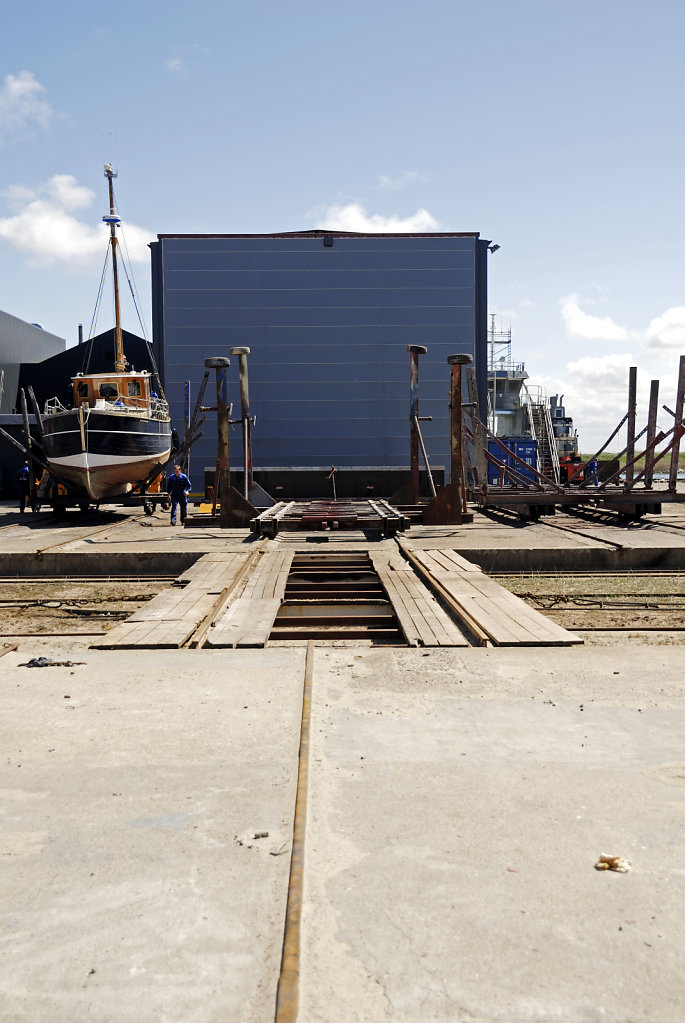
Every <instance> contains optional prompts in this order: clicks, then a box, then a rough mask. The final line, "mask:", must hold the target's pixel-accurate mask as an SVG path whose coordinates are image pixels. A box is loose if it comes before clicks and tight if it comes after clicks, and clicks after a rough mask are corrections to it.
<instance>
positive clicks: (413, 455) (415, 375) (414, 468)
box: [407, 345, 428, 504]
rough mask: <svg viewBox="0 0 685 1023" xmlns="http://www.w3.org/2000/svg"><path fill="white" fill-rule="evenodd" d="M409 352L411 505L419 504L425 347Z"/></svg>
mask: <svg viewBox="0 0 685 1023" xmlns="http://www.w3.org/2000/svg"><path fill="white" fill-rule="evenodd" d="M407 351H408V352H409V503H410V504H418V502H419V428H418V418H419V355H426V353H427V352H428V349H427V348H424V346H423V345H407Z"/></svg>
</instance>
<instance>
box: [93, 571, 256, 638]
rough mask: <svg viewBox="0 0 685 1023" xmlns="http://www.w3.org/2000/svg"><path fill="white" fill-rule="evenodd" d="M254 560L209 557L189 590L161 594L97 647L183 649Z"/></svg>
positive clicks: (115, 629)
mask: <svg viewBox="0 0 685 1023" xmlns="http://www.w3.org/2000/svg"><path fill="white" fill-rule="evenodd" d="M253 553H254V552H253ZM251 556H253V555H251V554H247V553H245V554H244V553H242V552H240V553H229V554H221V555H219V556H217V555H216V554H213V555H205V556H204V557H203V558H200V559H199V561H198V562H196V564H195V565H194V566H193V569H196V571H195V572H194V574H193V577H192V579H191V580H190V581H189V582H188V585H187V586H185V587H177V588H170V589H168V590H164V591H162V593H159V594H157V596H156V597H154V598H153V600H151V601H149V602H148V603H147V604H146V605H145V606H144V607H141V608H138V610H137V611H135V612H134V613H133V614H132V615H131V617H130V618H128V619H127V620H126V622H123V623H122V624H121V625H119V626H117V627H116V628H114V629H112V630H111V631H110V632H109V633H108V634H107V636H104V637H102V639H98V640H97V641H96V642H95V643H94V644H93V645H94V646H98V647H101V648H103V649H115V648H117V647H119V648H122V647H128V648H130V647H147V648H150V647H172V648H177V647H180V646H182V645H183V644H184V643H185V642H186V641H187V640H188V639H189V637H190V636H191V635H192V634H193V632H194V631H195V629H196V628H197V627H198V625H200V623H201V622H203V621H204V620H205V619H206V618H207V616H208V615H209V614H211V613H212V611H213V609H214V608H215V607H218V606H219V605H220V604H221V603H222V602H223V600H224V599H225V595H226V593H227V591H228V590H230V588H231V587H232V586H233V584H234V582H235V580H236V579H238V578H239V576H240V573H241V571H242V569H243V568H244V566H245V565H246V562H247V560H248V558H249V557H251ZM205 559H206V560H205ZM181 578H183V577H181ZM220 583H223V585H222V586H221V588H218V587H219V584H220Z"/></svg>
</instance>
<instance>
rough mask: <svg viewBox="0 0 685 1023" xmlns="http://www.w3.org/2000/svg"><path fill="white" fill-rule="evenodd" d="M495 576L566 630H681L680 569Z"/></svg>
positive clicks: (683, 589)
mask: <svg viewBox="0 0 685 1023" xmlns="http://www.w3.org/2000/svg"><path fill="white" fill-rule="evenodd" d="M497 581H498V582H499V583H500V584H501V585H502V586H505V587H506V588H507V589H508V590H511V592H512V593H515V594H516V595H517V596H519V597H521V598H522V599H523V600H525V601H526V602H527V603H528V604H530V606H531V607H534V608H535V609H536V610H538V611H542V612H543V613H544V614H546V615H547V616H548V617H549V618H551V620H552V621H554V622H556V623H557V624H558V625H562V626H563V627H564V628H565V629H571V630H573V629H596V630H602V629H634V630H639V629H648V630H653V629H659V630H683V629H685V574H683V573H679V572H668V573H662V574H659V573H655V574H648V573H637V572H627V573H624V574H620V575H611V574H608V573H598V574H596V575H578V576H568V575H563V574H560V575H551V574H541V573H527V574H525V575H516V576H514V575H509V576H497ZM683 641H685V637H684V640H683Z"/></svg>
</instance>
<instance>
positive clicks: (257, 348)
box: [151, 230, 488, 483]
mask: <svg viewBox="0 0 685 1023" xmlns="http://www.w3.org/2000/svg"><path fill="white" fill-rule="evenodd" d="M487 246H488V242H487V241H485V240H483V239H481V238H480V237H479V235H478V233H475V232H466V233H463V232H446V233H431V234H354V233H350V232H341V231H324V230H316V231H302V232H292V233H286V234H267V235H159V236H158V241H157V242H154V243H153V244H152V246H151V249H152V289H153V322H154V328H153V329H154V338H155V349H156V351H158V352H159V355H160V360H161V363H162V365H161V369H162V375H163V379H164V382H165V387H166V392H167V397H168V399H169V401H170V403H171V407H172V416H173V420H174V423H175V425H176V426H177V428H178V427H179V426H180V425H181V424H182V423H183V416H184V382H185V381H186V380H190V381H191V393H192V395H193V396H194V395H195V394H196V393H197V389H198V386H199V383H200V380H201V378H202V374H203V371H204V367H203V364H204V359H205V358H206V357H208V356H217V355H223V356H228V355H230V349H231V348H232V347H233V346H249V347H250V349H251V354H250V357H249V374H250V394H251V410H252V413H253V415H256V417H257V422H256V427H255V429H254V432H253V444H254V465H255V468H256V469H260V468H262V469H266V468H271V467H279V468H281V469H284V468H287V467H306V468H308V469H313V470H319V469H323V468H329V467H330V466H331V465H336V466H337V467H343V468H344V467H348V468H349V467H373V468H375V469H379V470H380V469H383V468H390V469H398V468H401V467H405V466H407V465H408V462H409V441H408V435H409V357H408V355H407V350H406V349H407V345H409V344H419V345H425V346H426V347H427V348H428V354H427V355H426V356H424V357H422V359H421V364H420V402H421V408H420V411H421V415H422V416H432V417H433V420H432V422H430V423H425V424H423V428H424V437H425V441H426V446H427V449H428V455H429V458H430V460H431V463H432V464H434V465H435V466H436V467H437V466H446V467H448V466H449V413H448V407H447V394H448V384H449V367H448V365H447V361H446V360H447V356H448V355H450V354H452V353H454V352H468V353H469V354H470V355H472V356H473V358H474V363H475V368H476V372H477V376H478V379H479V385H480V400H481V407H482V408H484V407H485V402H486V396H485V394H486V347H487V337H486V332H487V324H486V319H487V263H486V258H487ZM229 381H230V384H229V386H230V388H231V393H230V394H229V399H230V400H232V401H234V402H235V403H236V404H235V410H234V417H235V416H236V415H237V416H238V417H239V412H238V411H237V410H238V388H237V364H236V361H235V360H234V362H233V363H232V365H231V368H230V370H229ZM232 438H233V439H234V442H233V446H232V462H233V465H234V466H236V467H238V466H242V456H241V445H240V443H238V434H237V433H236V432H234V433H233V434H232ZM215 453H216V432H215V425H214V422H213V421H212V417H211V416H210V417H209V420H208V423H207V425H206V427H205V434H204V436H203V438H202V439H201V440H200V441H199V442H198V444H197V445H196V447H195V448H194V449H193V463H194V465H196V466H199V465H200V464H202V465H203V466H209V465H212V464H213V462H214V459H215ZM199 482H200V481H199V480H198V483H199Z"/></svg>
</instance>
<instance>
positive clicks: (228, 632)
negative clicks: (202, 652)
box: [206, 595, 282, 647]
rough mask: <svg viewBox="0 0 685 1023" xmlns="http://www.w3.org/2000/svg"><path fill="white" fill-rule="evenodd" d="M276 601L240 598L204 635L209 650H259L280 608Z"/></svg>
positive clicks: (263, 644) (279, 601) (264, 642)
mask: <svg viewBox="0 0 685 1023" xmlns="http://www.w3.org/2000/svg"><path fill="white" fill-rule="evenodd" d="M281 603H282V602H281V600H279V599H271V600H264V599H259V598H258V599H245V596H244V595H243V596H242V597H241V598H240V599H239V600H237V601H236V602H235V604H233V605H232V606H231V607H230V608H229V609H228V611H227V612H226V614H225V615H224V616H223V618H222V619H221V620H220V621H219V623H218V624H217V625H215V626H214V628H213V629H211V630H210V632H209V633H208V635H207V640H206V645H207V646H210V647H263V646H266V643H267V640H268V638H269V633H270V632H271V630H272V628H273V624H274V621H275V620H276V615H277V614H278V610H279V608H280V606H281Z"/></svg>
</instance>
